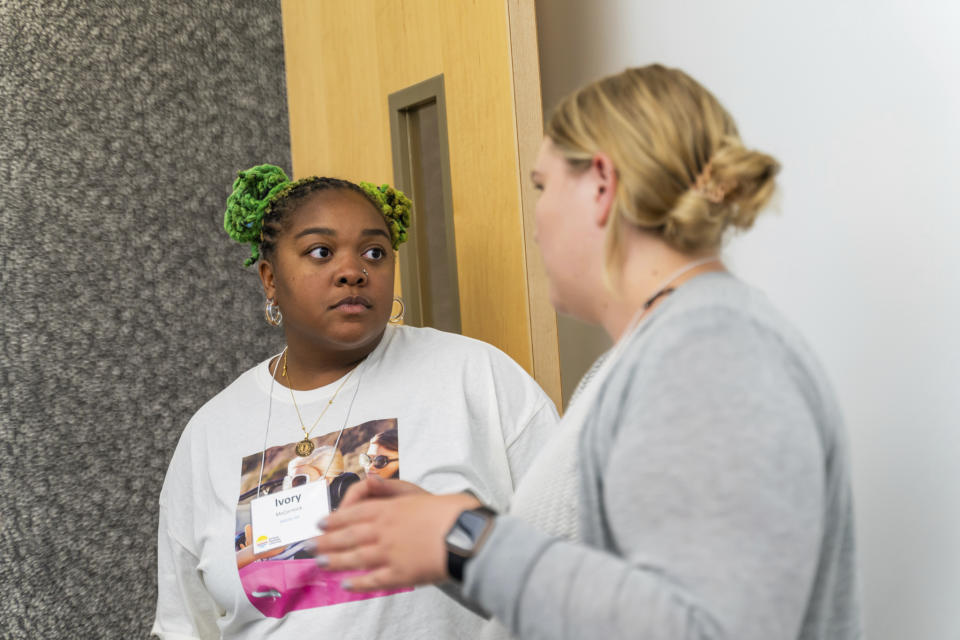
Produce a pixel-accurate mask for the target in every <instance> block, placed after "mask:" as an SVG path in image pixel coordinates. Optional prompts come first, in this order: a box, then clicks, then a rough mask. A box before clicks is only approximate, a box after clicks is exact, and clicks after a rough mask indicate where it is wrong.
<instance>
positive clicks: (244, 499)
mask: <svg viewBox="0 0 960 640" xmlns="http://www.w3.org/2000/svg"><path fill="white" fill-rule="evenodd" d="M337 433H338V432H337V431H334V432H332V433H328V434H325V435H322V436H318V437H316V438H312V439H311V440H312V442H313V444H314V445H315V448H314V450H313V451H312V452H311V453H310V454H309V455H307V456H298V455H297V454H296V452H295V451H294V446H295V445H296V442H291V443H290V444H287V445H282V446H278V447H272V448H270V449H267V450H266V452H264V453H263V456H262V461H263V462H262V463H263V472H262V474H261V470H260V465H261V452H259V451H258V452H256V453H254V454H251V455H249V456H247V457H245V458H244V459H243V462H242V465H241V471H240V474H241V482H240V487H241V488H240V498H239V500H238V502H237V523H236V530H235V544H234V548H235V551H236V554H237V569H238V571H239V574H240V582H241V583H242V584H243V590H244V592H245V593H246V594H247V599H249V600H250V603H251V604H253V606H254V607H256V608H257V610H258V611H260V612H261V613H262V614H263V615H265V616H267V617H270V618H282V617H283V616H285V615H286V614H287V613H289V612H291V611H296V610H299V609H312V608H315V607H324V606H329V605H333V604H339V603H341V602H352V601H355V600H366V599H369V598H378V597H382V596H386V595H391V594H393V593H400V592H403V591H411V589H396V590H391V591H376V592H371V593H352V592H349V591H345V590H344V589H342V588H341V587H340V583H341V582H342V581H343V580H345V579H346V578H349V577H350V576H354V575H359V572H356V571H327V570H324V569H321V568H320V567H318V566H317V564H316V562H314V560H313V558H314V553H313V551H312V547H311V544H310V540H304V541H301V542H297V543H294V544H290V545H287V546H285V547H279V548H277V549H272V550H270V551H266V552H263V553H259V554H256V555H255V554H254V553H253V545H252V537H253V532H252V522H251V517H250V502H251V501H252V500H253V499H254V498H256V497H257V496H258V495H259V496H260V497H263V496H265V495H269V494H270V493H276V492H278V491H283V490H286V489H290V488H293V487H297V486H300V485H303V484H306V483H309V482H320V481H323V482H326V484H327V488H328V491H329V495H330V506H331V508H332V509H334V510H335V509H336V508H337V506H338V505H339V503H340V500H341V499H342V498H343V495H344V494H345V493H346V491H347V489H348V488H349V487H350V485H352V484H353V483H355V482H359V481H360V480H362V479H363V478H365V477H366V476H368V475H373V474H376V475H379V476H381V477H384V478H396V477H399V473H400V443H399V433H398V430H397V421H396V419H387V420H372V421H370V422H365V423H363V424H361V425H357V426H355V427H350V428H347V429H344V430H343V433H342V434H341V435H340V441H339V443H338V444H337V446H336V448H334V444H335V443H337ZM258 480H259V481H260V483H259V485H258V483H257V482H258Z"/></svg>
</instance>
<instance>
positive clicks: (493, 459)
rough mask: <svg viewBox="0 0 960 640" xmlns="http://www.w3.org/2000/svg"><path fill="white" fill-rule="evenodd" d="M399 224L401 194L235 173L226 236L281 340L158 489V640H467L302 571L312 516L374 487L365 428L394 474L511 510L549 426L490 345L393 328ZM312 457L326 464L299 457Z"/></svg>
mask: <svg viewBox="0 0 960 640" xmlns="http://www.w3.org/2000/svg"><path fill="white" fill-rule="evenodd" d="M409 224H410V201H409V200H408V199H407V198H406V197H405V196H404V195H403V194H402V193H401V192H399V191H396V190H394V189H392V188H391V187H389V186H386V185H383V186H379V187H377V186H374V185H371V184H367V183H361V184H359V185H357V184H354V183H352V182H348V181H346V180H338V179H334V178H319V177H311V178H305V179H302V180H297V181H290V180H289V179H288V178H287V176H286V175H285V174H284V172H283V171H282V170H281V169H280V168H279V167H275V166H272V165H261V166H257V167H253V168H251V169H250V170H248V171H241V172H240V174H239V177H238V178H237V180H236V182H235V183H234V185H233V193H232V194H231V195H230V197H229V199H228V200H227V212H226V216H225V222H224V226H225V228H226V230H227V232H228V233H229V234H230V236H231V237H232V238H234V239H235V240H238V241H240V242H243V243H249V244H250V246H251V248H252V252H251V256H250V258H249V259H248V260H247V261H246V264H247V265H251V264H257V265H258V269H259V274H260V279H261V281H262V284H263V290H264V293H265V295H266V303H265V308H264V315H265V318H266V320H267V322H268V323H269V324H271V325H274V326H277V327H279V328H281V329H282V331H283V332H284V336H285V339H286V347H285V348H284V349H283V351H282V352H281V353H279V354H277V355H275V356H273V357H271V358H269V359H267V360H265V361H263V362H261V363H260V364H257V365H256V366H254V367H253V368H251V369H250V370H249V371H247V372H245V373H243V374H242V375H240V377H239V378H237V379H236V380H235V381H234V382H233V383H232V384H230V385H229V386H228V387H227V388H226V389H224V390H223V391H222V392H220V393H219V394H218V395H217V396H215V397H214V398H213V399H211V400H210V401H209V402H207V403H206V404H205V405H204V406H203V407H202V408H201V409H200V410H199V411H198V412H197V413H196V414H195V415H194V416H193V418H192V419H191V420H190V422H189V423H188V424H187V427H186V429H185V430H184V432H183V435H182V436H181V438H180V442H179V444H178V446H177V448H176V451H175V452H174V455H173V458H172V460H171V462H170V467H169V469H168V471H167V476H166V479H165V481H164V485H163V489H162V491H161V494H160V523H159V536H158V541H159V542H158V557H159V560H158V562H159V571H158V573H159V575H158V583H159V588H158V599H157V614H156V619H155V622H154V626H153V633H154V634H155V635H156V636H158V637H160V638H171V639H173V638H176V639H178V640H179V639H184V638H203V639H206V638H220V637H223V638H241V637H243V638H265V637H270V638H297V639H298V640H299V639H301V638H306V637H315V636H316V637H341V638H348V637H349V638H378V637H387V636H389V637H393V638H455V637H473V636H475V635H476V634H477V633H478V632H479V630H480V627H481V624H482V619H481V618H479V617H478V616H476V615H475V614H473V613H471V612H469V611H467V610H465V609H463V608H461V607H460V606H459V605H457V604H456V603H455V602H454V601H452V600H450V599H449V598H447V597H446V596H444V595H443V594H441V593H440V592H439V591H438V590H436V589H417V590H413V589H410V588H406V587H401V588H398V589H384V590H375V591H372V592H367V593H357V592H352V591H348V590H346V589H343V588H342V586H341V583H342V582H343V581H344V580H345V579H349V578H351V577H356V576H357V575H360V574H358V573H357V572H355V571H346V572H343V571H334V570H327V569H323V568H320V567H318V566H317V564H316V562H315V560H314V555H315V553H314V551H313V549H314V547H315V544H316V541H317V540H318V539H319V538H318V536H319V534H320V533H321V532H320V530H319V529H318V528H317V521H318V520H319V519H320V518H321V517H322V516H323V515H325V514H328V513H330V511H331V510H335V509H336V508H337V504H338V502H339V500H340V498H341V497H342V496H343V493H344V492H345V491H346V489H347V487H348V486H349V485H350V484H352V483H355V482H359V481H361V480H362V479H364V478H365V477H367V476H368V474H370V475H371V476H372V475H374V474H372V473H371V472H370V471H369V470H370V469H371V468H372V467H370V465H366V466H364V464H363V463H362V459H363V457H364V456H368V454H369V447H370V442H371V439H372V438H374V437H376V436H377V434H382V433H384V432H390V433H392V434H396V443H395V444H396V448H395V455H392V456H391V458H390V460H388V462H389V463H391V464H393V465H395V466H396V465H398V464H399V454H400V451H401V450H402V453H403V463H402V466H399V467H398V468H397V469H396V470H397V472H398V473H399V477H400V478H402V479H404V480H407V481H410V482H412V483H416V484H417V485H420V486H423V487H426V488H428V489H430V490H431V491H434V492H437V493H448V494H454V496H453V498H452V500H454V501H459V502H460V503H462V504H464V505H467V504H471V503H472V501H473V500H474V498H473V497H471V496H476V497H477V498H479V499H480V500H482V501H483V502H484V503H487V504H493V505H496V506H498V507H500V508H505V507H506V504H507V499H508V498H509V496H510V495H511V493H512V492H513V490H514V488H515V482H516V481H517V480H519V478H520V477H522V475H523V473H524V471H525V469H526V466H527V463H528V461H529V460H530V459H532V457H533V454H534V452H535V451H536V450H538V449H539V448H540V447H541V446H542V443H543V441H544V440H545V438H546V436H547V435H548V433H549V432H550V431H551V430H552V428H553V426H554V425H555V423H556V419H557V417H556V410H555V409H554V407H553V404H552V403H551V402H550V400H549V399H548V398H547V396H546V395H545V394H544V393H543V391H542V390H541V389H540V388H539V387H538V386H537V385H536V383H535V382H534V381H533V380H532V379H531V378H530V377H529V376H528V375H527V374H526V373H525V372H524V371H523V369H521V368H520V366H519V365H517V364H516V363H515V362H513V361H512V360H511V359H510V358H508V357H507V356H506V355H505V354H503V353H502V352H500V351H498V350H497V349H495V348H493V347H491V346H490V345H487V344H484V343H482V342H479V341H476V340H472V339H469V338H465V337H463V336H459V335H454V334H449V333H443V332H440V331H436V330H433V329H419V328H413V327H406V326H401V325H397V324H394V323H392V322H390V320H391V313H392V309H393V307H394V295H393V284H394V268H395V267H394V265H395V255H396V254H395V252H396V250H397V248H398V246H399V245H400V243H402V242H403V241H404V240H405V239H406V232H407V227H408V225H409ZM391 442H392V441H391ZM321 449H322V450H323V451H328V452H332V455H326V456H325V457H322V459H321V458H317V456H316V455H312V454H313V453H314V452H315V451H320V450H321ZM315 458H316V460H317V461H316V462H314V463H312V466H311V465H310V464H307V462H310V461H313V460H314V459H315ZM324 461H325V463H324ZM334 462H336V466H334ZM318 465H320V466H323V467H324V468H315V467H317V466H318ZM391 468H393V467H391Z"/></svg>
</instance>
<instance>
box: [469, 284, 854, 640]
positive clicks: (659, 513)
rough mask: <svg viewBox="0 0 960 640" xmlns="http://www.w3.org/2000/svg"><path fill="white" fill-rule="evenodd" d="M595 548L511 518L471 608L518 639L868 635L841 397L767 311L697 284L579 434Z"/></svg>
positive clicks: (762, 639) (682, 293)
mask: <svg viewBox="0 0 960 640" xmlns="http://www.w3.org/2000/svg"><path fill="white" fill-rule="evenodd" d="M580 442H581V447H582V457H581V463H580V464H581V467H580V474H579V478H580V479H579V484H580V522H581V527H580V528H581V529H582V534H583V537H584V542H583V543H574V542H571V541H567V540H564V539H562V538H553V537H550V536H548V535H546V534H544V533H542V532H541V531H539V530H537V529H536V528H534V527H533V526H531V525H530V524H528V523H526V522H524V521H522V520H520V519H519V518H517V517H514V516H501V517H499V518H498V519H497V522H496V526H495V528H494V530H493V533H492V534H491V536H490V537H489V538H488V539H487V542H486V544H485V545H484V547H483V549H482V550H481V552H480V553H479V555H478V556H477V557H476V558H474V559H473V561H471V562H470V563H469V565H468V567H467V575H466V581H465V585H464V595H465V596H466V597H467V598H469V599H470V600H472V601H474V602H475V603H476V604H478V605H479V606H480V607H482V608H483V609H485V610H486V611H488V612H490V613H491V614H493V615H494V616H496V617H497V618H498V619H499V620H500V622H502V623H503V624H505V625H506V626H507V627H508V628H509V629H510V631H511V632H512V633H513V634H514V635H515V636H516V637H518V638H522V639H524V640H526V639H533V638H577V639H581V638H583V639H589V638H649V639H651V640H674V639H677V640H679V639H685V640H686V639H701V640H706V639H719V638H725V639H736V640H779V639H790V640H794V639H802V640H812V639H823V640H827V639H829V640H846V639H851V638H859V637H860V636H861V631H860V629H861V627H860V618H859V605H858V598H857V580H856V559H855V554H854V543H853V515H852V507H851V498H850V482H849V462H848V457H847V451H846V444H845V441H844V436H843V429H842V421H841V416H840V412H839V410H838V408H837V405H836V402H835V400H834V398H833V394H832V392H831V390H830V388H829V385H828V384H827V382H826V380H825V378H824V375H823V374H822V372H821V371H820V367H819V366H818V365H817V363H816V361H815V359H814V357H813V355H812V354H811V353H810V351H809V350H808V348H807V347H806V346H805V344H804V342H803V341H802V339H801V338H800V337H799V336H798V335H797V334H796V333H795V332H794V331H793V330H792V329H791V328H790V327H789V326H788V325H787V324H786V323H785V322H784V320H783V319H782V318H781V317H780V316H779V315H778V314H777V313H776V312H775V311H774V310H773V309H772V307H771V306H770V304H769V303H768V302H767V300H766V298H765V297H764V296H763V295H762V294H759V293H758V292H756V291H755V290H753V289H751V288H750V287H748V286H746V285H744V284H743V283H741V282H740V281H738V280H737V279H736V278H734V277H732V276H730V275H729V274H725V273H711V274H705V275H702V276H699V277H697V278H694V279H692V280H690V281H689V282H687V283H686V284H684V285H683V286H682V287H680V288H678V289H677V291H676V292H675V293H674V294H672V295H671V296H670V297H669V298H667V299H666V300H665V301H664V302H663V303H662V304H661V305H660V306H659V307H657V309H656V310H655V311H654V313H652V314H651V316H650V317H649V318H648V320H647V321H646V322H645V323H644V324H643V325H642V326H641V327H639V328H638V329H637V331H636V332H635V333H634V334H633V335H632V336H631V337H630V338H629V342H628V343H627V344H626V345H625V350H624V351H623V356H622V357H621V358H619V359H618V361H617V363H616V364H615V365H614V369H612V370H611V373H610V376H609V378H608V379H607V380H606V383H605V385H604V386H603V388H602V390H601V391H600V393H599V394H598V396H597V397H596V399H595V400H594V405H593V407H592V409H591V411H590V412H589V413H588V417H587V419H586V421H585V423H584V426H583V429H582V431H581V432H580Z"/></svg>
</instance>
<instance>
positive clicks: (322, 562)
mask: <svg viewBox="0 0 960 640" xmlns="http://www.w3.org/2000/svg"><path fill="white" fill-rule="evenodd" d="M313 560H314V562H316V563H317V566H318V567H321V568H323V567H326V566H327V565H329V564H330V557H329V556H327V555H324V554H320V555H318V556H317V557H316V558H314V559H313Z"/></svg>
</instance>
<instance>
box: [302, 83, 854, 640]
mask: <svg viewBox="0 0 960 640" xmlns="http://www.w3.org/2000/svg"><path fill="white" fill-rule="evenodd" d="M778 168H779V167H778V164H777V162H776V161H775V160H774V159H773V158H772V157H770V156H769V155H766V154H764V153H761V152H757V151H752V150H749V149H747V148H746V147H745V146H744V145H743V143H742V142H741V139H740V137H739V134H738V132H737V128H736V126H735V124H734V122H733V120H732V118H731V117H730V115H729V114H728V113H727V111H726V110H725V109H724V108H723V107H722V106H721V105H720V103H719V102H718V101H717V100H716V98H714V96H713V95H712V94H710V93H709V92H708V91H707V90H706V89H704V88H703V87H702V86H701V85H700V84H698V83H697V82H696V81H694V80H693V79H692V78H690V77H689V76H688V75H686V74H685V73H683V72H682V71H679V70H676V69H667V68H664V67H662V66H659V65H654V66H649V67H643V68H639V69H630V70H627V71H625V72H623V73H621V74H619V75H615V76H611V77H608V78H604V79H602V80H599V81H597V82H595V83H593V84H590V85H588V86H586V87H584V88H582V89H580V90H579V91H577V92H576V93H574V94H573V95H571V96H569V97H568V98H567V99H565V100H564V101H563V102H562V103H561V104H560V106H559V107H558V109H557V110H556V112H555V113H554V115H553V117H552V118H551V120H550V121H549V123H548V126H547V131H546V139H545V140H544V143H543V146H542V148H541V150H540V153H539V156H538V158H537V162H536V168H535V170H534V172H533V181H534V184H535V185H536V186H537V188H538V189H540V190H541V191H542V194H541V196H540V200H539V203H538V205H537V210H536V219H537V220H536V221H537V241H538V243H539V245H540V249H541V251H542V253H543V259H544V262H545V264H546V269H547V274H548V276H549V279H550V283H551V295H552V299H553V302H554V304H555V306H556V307H557V309H558V311H560V312H563V313H568V314H571V315H574V316H576V317H578V318H581V319H583V320H586V321H588V322H592V323H594V324H598V325H600V326H602V327H603V328H604V329H605V330H606V331H607V333H608V334H609V335H610V337H611V338H612V339H613V340H614V342H615V346H614V347H613V348H612V349H611V350H610V351H609V352H608V353H607V354H606V355H605V357H604V358H602V360H601V362H599V363H598V364H597V365H596V366H595V367H594V369H593V370H592V372H591V375H590V376H588V379H586V380H585V381H584V382H583V383H581V388H580V391H579V393H578V394H577V396H576V397H575V398H574V401H573V402H572V404H571V406H570V407H569V409H568V411H567V412H566V414H565V416H564V418H563V421H562V423H561V427H560V430H559V432H558V435H557V436H556V437H555V438H554V439H552V440H551V441H550V442H549V443H548V444H547V445H546V446H545V447H544V448H543V449H542V450H541V451H540V452H539V455H538V457H537V458H536V459H535V460H534V462H533V464H532V466H531V469H530V470H529V472H528V474H527V475H526V476H525V477H524V480H523V482H521V484H520V486H519V487H518V489H517V491H516V493H515V495H514V498H513V500H512V502H511V506H510V508H509V510H508V511H507V512H505V513H500V514H496V513H494V512H493V511H492V510H489V509H486V508H484V507H482V506H481V505H479V504H478V503H477V501H476V500H475V499H473V498H471V497H470V496H467V495H444V496H432V495H428V494H424V493H423V492H421V491H420V490H418V489H417V488H415V487H412V486H410V485H407V484H402V483H397V482H390V481H378V480H376V479H368V480H366V481H365V482H364V483H358V484H357V485H356V486H355V487H354V488H353V489H352V490H351V492H350V493H348V495H347V497H346V499H345V501H344V503H343V504H342V505H341V509H340V510H339V511H338V512H337V513H335V514H333V515H332V516H330V517H329V518H328V519H327V521H326V523H325V525H326V533H325V535H323V536H321V537H320V538H319V540H320V543H319V547H318V553H320V554H321V556H320V557H319V558H318V561H319V562H320V563H321V564H322V565H324V566H327V567H331V568H337V569H346V568H351V569H356V568H365V569H369V570H370V572H369V573H368V574H366V575H364V576H362V577H358V578H354V579H352V580H351V581H350V583H349V587H350V588H351V589H354V590H360V591H362V590H367V589H376V588H390V587H396V586H398V585H410V584H422V583H436V582H441V581H444V580H448V579H452V581H453V582H454V583H456V584H459V586H460V587H461V588H462V595H463V597H464V598H465V599H466V600H467V601H469V602H470V603H472V605H473V606H475V607H476V608H479V609H482V610H485V611H486V612H487V613H489V614H490V615H492V616H493V617H494V618H495V619H496V621H497V624H501V625H503V626H505V627H506V628H507V629H508V630H509V631H510V632H511V633H512V635H514V636H515V637H518V638H656V639H657V640H669V639H673V638H678V639H679V638H684V639H687V638H698V639H705V638H737V639H738V640H754V639H755V640H773V639H779V638H783V639H787V638H789V639H795V638H802V639H804V640H807V639H813V638H822V639H828V638H829V639H830V640H836V639H846V638H857V637H859V636H860V623H859V610H858V602H857V597H856V590H855V583H856V579H855V575H856V561H855V557H854V548H853V517H852V509H851V503H850V483H849V463H848V458H847V450H846V445H845V443H844V436H843V428H842V423H841V417H840V413H839V410H838V408H837V405H836V403H835V400H834V397H833V393H832V391H831V389H830V387H829V385H828V383H827V381H826V380H825V378H824V376H823V374H822V372H821V370H820V367H819V365H818V364H817V362H816V360H815V358H814V356H813V355H812V354H811V352H810V351H809V349H808V348H807V346H806V344H805V343H804V342H803V340H802V339H801V337H800V336H799V335H797V333H796V332H795V331H794V330H793V329H792V328H791V327H790V325H789V324H788V323H787V322H786V321H785V320H784V319H783V318H782V317H781V316H780V315H779V314H778V313H777V312H776V311H775V310H774V309H773V308H772V307H771V305H770V304H769V302H768V301H767V299H766V298H765V297H764V296H763V295H761V294H760V293H758V292H757V291H755V290H753V289H751V288H750V287H749V286H747V285H745V284H744V283H742V282H741V281H739V280H738V279H737V278H736V277H734V276H733V275H731V274H730V273H729V272H727V270H726V269H725V268H724V265H723V262H722V261H721V258H720V248H721V244H722V240H723V238H724V235H725V233H726V232H727V231H728V230H729V229H748V228H749V227H750V226H751V225H752V224H753V222H754V219H755V217H756V216H757V214H758V212H759V211H760V210H761V209H762V208H763V207H764V206H765V205H766V204H767V202H768V200H769V198H770V196H771V194H772V192H773V190H774V177H775V175H776V174H777V171H778ZM376 497H393V499H391V500H385V499H380V500H372V499H369V498H376Z"/></svg>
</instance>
